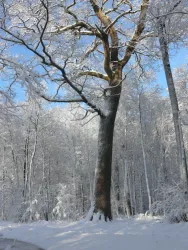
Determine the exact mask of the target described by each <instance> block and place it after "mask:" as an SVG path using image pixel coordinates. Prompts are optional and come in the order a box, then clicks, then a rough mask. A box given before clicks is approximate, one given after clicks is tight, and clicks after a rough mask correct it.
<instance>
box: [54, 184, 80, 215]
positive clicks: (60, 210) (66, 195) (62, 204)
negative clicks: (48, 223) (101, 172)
mask: <svg viewBox="0 0 188 250" xmlns="http://www.w3.org/2000/svg"><path fill="white" fill-rule="evenodd" d="M74 189H75V188H74V185H73V184H68V185H64V184H61V183H60V184H59V185H58V194H57V197H56V199H57V203H56V206H55V207H54V209H53V211H52V218H53V219H56V220H76V219H78V218H79V214H78V210H77V209H76V204H75V192H74Z"/></svg>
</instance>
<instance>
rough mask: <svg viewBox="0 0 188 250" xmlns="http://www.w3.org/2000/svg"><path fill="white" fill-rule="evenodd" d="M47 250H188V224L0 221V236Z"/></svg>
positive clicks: (141, 220) (146, 219)
mask: <svg viewBox="0 0 188 250" xmlns="http://www.w3.org/2000/svg"><path fill="white" fill-rule="evenodd" d="M1 234H3V236H0V237H4V238H12V239H17V240H22V241H26V242H30V243H33V244H36V245H38V246H40V247H42V248H44V249H46V250H70V249H71V250H86V249H87V250H96V249H97V250H111V249H112V250H126V249H127V250H188V223H179V224H169V223H167V222H162V221H161V220H160V219H157V218H151V217H144V216H138V217H137V218H134V219H127V220H114V221H113V222H108V223H106V222H98V223H94V222H85V221H80V222H74V223H64V222H36V223H30V224H15V223H12V222H0V235H1Z"/></svg>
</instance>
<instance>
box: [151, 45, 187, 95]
mask: <svg viewBox="0 0 188 250" xmlns="http://www.w3.org/2000/svg"><path fill="white" fill-rule="evenodd" d="M171 54H172V55H171V57H170V63H171V67H172V70H173V69H174V68H177V67H180V66H181V65H183V64H186V63H188V49H186V48H183V49H180V50H178V51H171ZM156 75H157V79H156V82H157V83H158V84H159V85H160V86H161V87H162V88H164V94H165V93H166V91H165V89H166V88H167V84H166V78H165V73H164V69H163V66H162V62H161V63H160V68H159V71H158V72H157V73H156Z"/></svg>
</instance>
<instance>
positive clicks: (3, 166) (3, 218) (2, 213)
mask: <svg viewBox="0 0 188 250" xmlns="http://www.w3.org/2000/svg"><path fill="white" fill-rule="evenodd" d="M2 170H3V173H2V174H3V175H2V212H1V219H2V220H5V146H4V147H3V160H2Z"/></svg>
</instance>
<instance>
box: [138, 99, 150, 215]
mask: <svg viewBox="0 0 188 250" xmlns="http://www.w3.org/2000/svg"><path fill="white" fill-rule="evenodd" d="M138 108H139V114H140V131H141V146H142V155H143V161H144V173H145V180H146V188H147V194H148V203H149V210H151V205H152V198H151V190H150V186H149V179H148V168H147V164H146V153H145V146H144V136H143V123H142V109H141V103H140V94H139V96H138Z"/></svg>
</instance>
